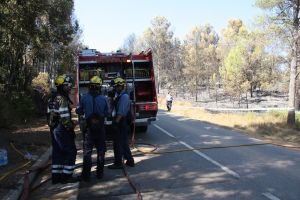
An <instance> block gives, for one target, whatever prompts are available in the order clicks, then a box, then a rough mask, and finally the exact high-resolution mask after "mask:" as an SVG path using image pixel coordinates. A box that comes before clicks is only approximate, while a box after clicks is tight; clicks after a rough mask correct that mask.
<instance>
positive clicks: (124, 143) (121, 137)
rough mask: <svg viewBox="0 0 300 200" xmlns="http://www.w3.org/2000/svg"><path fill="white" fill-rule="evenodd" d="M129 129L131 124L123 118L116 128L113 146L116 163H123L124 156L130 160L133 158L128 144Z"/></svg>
mask: <svg viewBox="0 0 300 200" xmlns="http://www.w3.org/2000/svg"><path fill="white" fill-rule="evenodd" d="M128 131H129V126H128V124H127V122H126V120H121V121H120V123H119V124H118V125H116V126H115V128H114V139H113V148H114V157H115V161H114V163H115V164H116V165H121V164H122V157H123V158H124V159H126V160H129V161H131V160H133V157H132V154H131V150H130V148H129V144H128Z"/></svg>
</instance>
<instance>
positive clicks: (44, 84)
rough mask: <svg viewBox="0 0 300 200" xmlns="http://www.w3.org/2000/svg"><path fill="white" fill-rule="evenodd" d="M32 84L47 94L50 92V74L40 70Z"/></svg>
mask: <svg viewBox="0 0 300 200" xmlns="http://www.w3.org/2000/svg"><path fill="white" fill-rule="evenodd" d="M31 85H32V87H33V88H34V89H36V90H38V91H39V92H40V93H44V94H47V93H48V92H49V74H48V73H43V72H40V73H39V75H38V76H37V77H35V78H34V79H33V80H32V84H31Z"/></svg>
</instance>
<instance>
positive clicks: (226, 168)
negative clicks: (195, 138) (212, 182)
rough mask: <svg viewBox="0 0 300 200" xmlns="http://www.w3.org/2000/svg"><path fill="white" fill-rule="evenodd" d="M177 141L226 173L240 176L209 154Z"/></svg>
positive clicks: (171, 135)
mask: <svg viewBox="0 0 300 200" xmlns="http://www.w3.org/2000/svg"><path fill="white" fill-rule="evenodd" d="M154 126H155V127H156V128H158V129H159V130H161V131H162V132H163V133H165V134H167V135H168V136H170V137H172V138H174V139H176V140H178V139H177V138H176V137H175V136H174V135H173V134H171V133H169V132H168V131H166V130H165V129H163V128H161V127H159V126H158V125H156V124H154ZM178 141H179V143H181V144H182V145H184V146H186V147H187V148H189V149H190V150H193V152H194V153H196V154H197V155H199V156H201V157H202V158H204V159H206V160H207V161H209V162H211V163H213V164H214V165H216V166H218V167H220V168H221V169H222V170H223V171H225V172H226V173H228V174H230V175H232V176H234V177H236V178H240V175H239V174H238V173H236V172H234V171H232V170H231V169H229V168H228V167H225V166H223V165H221V164H220V163H218V162H217V161H215V160H213V159H212V158H210V157H209V156H207V155H206V154H204V153H202V152H200V151H199V150H196V149H194V148H193V147H192V146H190V145H189V144H187V143H185V142H183V141H181V140H178Z"/></svg>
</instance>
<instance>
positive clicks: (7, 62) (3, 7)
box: [0, 0, 79, 92]
mask: <svg viewBox="0 0 300 200" xmlns="http://www.w3.org/2000/svg"><path fill="white" fill-rule="evenodd" d="M73 6H74V5H73V1H72V0H27V1H21V0H20V1H19V0H18V1H16V0H4V1H1V3H0V13H1V17H0V25H1V29H0V38H1V40H0V41H1V42H0V71H1V76H0V84H2V85H5V86H6V87H9V88H6V89H5V91H6V92H10V91H12V90H17V91H22V90H25V89H26V88H27V86H28V85H29V84H30V82H31V80H32V78H33V76H34V74H37V73H38V72H39V71H40V70H41V69H40V67H41V66H42V67H43V68H44V71H50V72H55V71H57V68H58V66H61V65H63V60H64V59H65V58H67V57H68V56H65V54H64V53H65V52H66V51H67V49H69V50H70V48H69V47H70V46H69V45H70V43H71V42H72V41H73V38H74V37H75V35H76V34H77V31H78V29H79V26H78V23H77V22H76V20H74V19H73V18H72V13H73ZM67 60H68V59H67ZM46 66H47V67H46ZM48 66H50V67H49V68H48ZM61 68H63V67H61Z"/></svg>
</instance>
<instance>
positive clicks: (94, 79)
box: [90, 76, 102, 85]
mask: <svg viewBox="0 0 300 200" xmlns="http://www.w3.org/2000/svg"><path fill="white" fill-rule="evenodd" d="M90 84H93V85H102V79H101V78H100V77H99V76H93V77H92V78H91V80H90Z"/></svg>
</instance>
